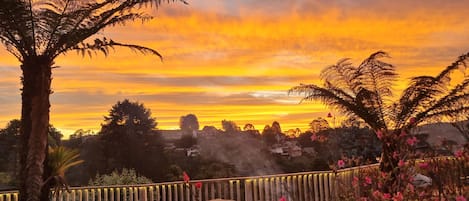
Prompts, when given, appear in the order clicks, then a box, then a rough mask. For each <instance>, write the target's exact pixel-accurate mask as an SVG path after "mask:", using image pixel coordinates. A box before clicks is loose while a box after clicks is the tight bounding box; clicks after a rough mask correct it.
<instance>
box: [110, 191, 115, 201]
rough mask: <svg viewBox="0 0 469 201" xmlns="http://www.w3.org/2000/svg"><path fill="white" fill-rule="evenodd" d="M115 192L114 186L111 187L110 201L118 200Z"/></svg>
mask: <svg viewBox="0 0 469 201" xmlns="http://www.w3.org/2000/svg"><path fill="white" fill-rule="evenodd" d="M114 194H115V191H114V188H110V189H109V200H110V201H116V200H114Z"/></svg>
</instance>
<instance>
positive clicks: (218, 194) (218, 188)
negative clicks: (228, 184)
mask: <svg viewBox="0 0 469 201" xmlns="http://www.w3.org/2000/svg"><path fill="white" fill-rule="evenodd" d="M217 196H218V197H217V198H220V199H222V198H223V192H222V189H221V182H219V181H218V182H217Z"/></svg>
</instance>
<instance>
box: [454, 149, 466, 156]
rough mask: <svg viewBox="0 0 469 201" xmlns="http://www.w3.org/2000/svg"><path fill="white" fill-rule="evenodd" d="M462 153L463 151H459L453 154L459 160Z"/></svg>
mask: <svg viewBox="0 0 469 201" xmlns="http://www.w3.org/2000/svg"><path fill="white" fill-rule="evenodd" d="M463 153H464V152H463V150H461V149H459V150H457V151H456V152H455V153H454V156H456V157H458V158H460V157H462V155H463Z"/></svg>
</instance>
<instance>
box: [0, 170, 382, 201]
mask: <svg viewBox="0 0 469 201" xmlns="http://www.w3.org/2000/svg"><path fill="white" fill-rule="evenodd" d="M376 167H377V165H376V164H374V165H369V166H361V167H354V168H348V169H343V170H339V171H338V172H336V173H335V172H332V171H320V172H302V173H292V174H279V175H267V176H257V177H237V178H222V179H207V180H193V181H191V182H189V183H184V182H182V181H179V182H166V183H154V184H140V185H122V186H86V187H71V188H70V189H69V191H60V192H59V193H54V194H53V196H52V198H51V200H52V201H208V200H213V199H224V200H236V201H258V200H268V201H271V200H279V199H280V198H281V197H285V198H287V199H288V198H289V199H288V200H298V201H310V200H311V201H329V200H333V199H332V198H333V196H334V195H335V194H337V193H338V192H337V182H336V178H339V177H340V179H341V180H342V181H350V182H351V181H352V178H353V175H354V174H356V172H357V171H358V170H359V169H363V168H376ZM198 182H200V183H202V186H201V187H200V188H197V187H196V185H195V184H196V183H198ZM0 201H18V192H17V191H7V192H0Z"/></svg>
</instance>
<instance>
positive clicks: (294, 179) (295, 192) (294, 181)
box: [291, 175, 299, 200]
mask: <svg viewBox="0 0 469 201" xmlns="http://www.w3.org/2000/svg"><path fill="white" fill-rule="evenodd" d="M291 182H292V184H291V186H292V188H291V195H292V197H293V200H299V197H298V177H297V176H296V175H295V176H293V177H292V180H291Z"/></svg>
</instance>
